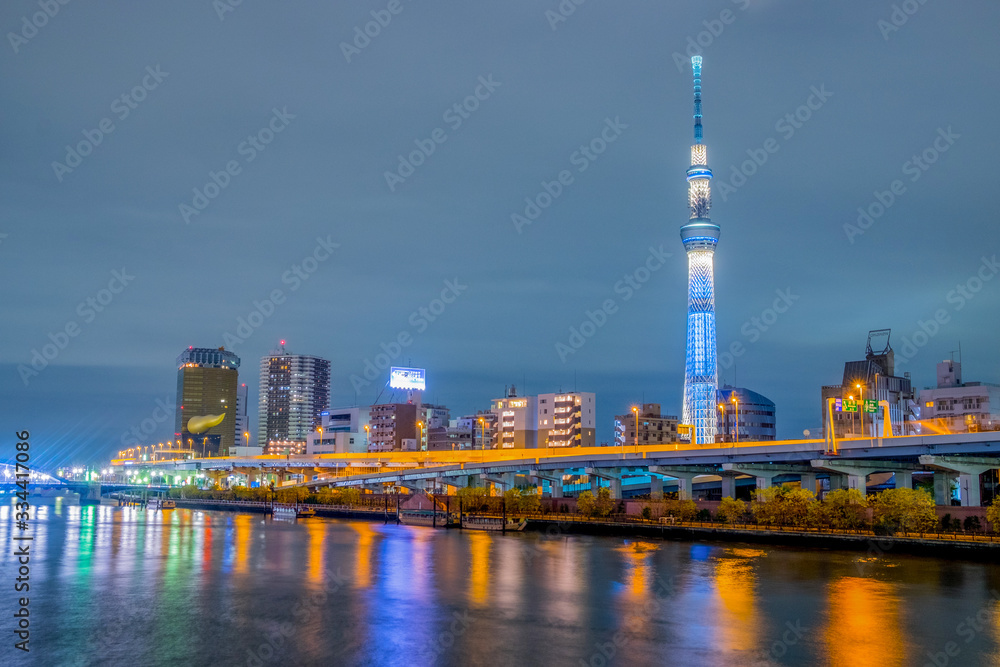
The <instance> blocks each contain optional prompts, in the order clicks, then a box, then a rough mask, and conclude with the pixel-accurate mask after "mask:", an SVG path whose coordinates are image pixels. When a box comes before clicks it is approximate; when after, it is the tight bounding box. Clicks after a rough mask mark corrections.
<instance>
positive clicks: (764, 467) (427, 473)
mask: <svg viewBox="0 0 1000 667" xmlns="http://www.w3.org/2000/svg"><path fill="white" fill-rule="evenodd" d="M832 445H833V446H832V447H831V443H830V442H828V441H824V440H787V441H774V442H746V443H739V444H738V445H737V444H733V443H725V444H710V445H688V444H683V443H678V444H670V445H648V446H638V447H635V446H625V447H588V448H573V449H563V450H551V449H508V450H486V451H482V450H460V451H443V452H382V453H371V454H323V455H315V456H309V455H292V456H258V457H217V458H216V457H212V458H201V459H183V460H180V459H173V460H166V461H141V462H140V461H130V460H117V461H114V462H113V466H114V470H116V471H121V472H122V474H125V475H128V474H129V473H132V474H135V473H136V472H140V474H144V475H148V476H150V477H151V481H152V480H155V479H156V478H157V477H159V478H160V479H161V480H163V481H167V482H168V483H169V482H172V483H178V482H183V481H188V482H191V481H194V480H196V479H197V478H198V477H208V478H211V479H213V480H215V481H217V482H222V481H224V480H226V479H227V478H228V477H229V476H230V475H239V476H242V477H245V478H246V480H247V483H248V485H250V484H253V483H260V484H263V483H266V482H267V481H270V480H274V481H275V482H276V484H277V485H279V486H281V487H282V488H294V487H305V488H308V489H311V490H315V489H320V488H338V487H340V488H342V487H355V488H360V489H363V490H367V491H373V492H383V491H385V490H387V488H395V489H406V490H409V491H416V490H428V491H436V490H444V491H448V492H452V491H454V490H457V489H458V488H462V487H467V486H486V487H491V490H495V491H500V492H502V491H503V490H506V489H509V488H513V487H515V486H531V487H536V488H538V489H539V490H540V491H541V492H543V493H546V494H548V495H550V496H551V497H555V498H559V497H564V495H567V494H573V493H576V492H578V491H580V490H582V489H584V488H589V489H592V490H595V491H596V489H598V488H599V487H601V486H606V487H608V488H609V490H610V492H611V495H612V497H613V498H622V497H625V496H627V495H636V494H638V493H651V494H652V495H653V496H657V495H659V494H662V493H663V492H664V491H665V490H675V491H676V492H677V493H678V496H679V497H681V498H690V497H692V496H693V495H695V492H697V494H699V495H705V494H709V495H713V496H719V497H721V496H733V497H735V494H736V487H737V486H753V487H754V488H757V489H761V488H766V487H768V486H771V485H773V484H780V483H784V482H793V481H797V482H799V483H800V484H801V485H802V486H803V487H804V488H808V489H810V490H812V491H814V492H816V491H818V490H819V489H820V487H821V485H822V483H823V482H824V481H825V482H826V488H829V489H836V488H848V489H850V488H853V489H858V490H862V491H864V490H866V489H867V488H868V486H869V483H870V480H871V482H874V483H879V484H883V485H884V484H887V483H888V480H891V482H892V485H894V486H896V487H906V488H912V484H913V475H914V474H924V475H932V476H933V480H934V495H935V501H936V502H937V504H939V505H948V504H950V500H951V497H952V493H953V489H954V488H955V487H956V486H957V489H958V495H959V497H960V500H961V503H962V505H968V506H978V505H980V504H981V503H982V496H981V481H982V478H981V476H982V475H983V474H984V473H987V472H991V471H995V470H998V469H1000V432H984V433H961V434H941V435H917V436H896V437H882V438H878V437H875V438H857V439H851V440H842V441H839V442H837V443H832ZM831 450H833V451H831ZM834 452H835V453H834ZM299 477H301V478H302V479H304V481H301V482H298V481H290V480H294V479H295V478H299ZM880 479H881V480H882V481H881V482H878V481H877V480H880Z"/></svg>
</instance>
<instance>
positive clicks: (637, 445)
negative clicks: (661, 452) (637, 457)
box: [622, 405, 639, 453]
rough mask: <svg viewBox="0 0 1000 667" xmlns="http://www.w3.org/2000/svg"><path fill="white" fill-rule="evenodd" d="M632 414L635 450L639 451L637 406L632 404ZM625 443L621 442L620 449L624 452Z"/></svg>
mask: <svg viewBox="0 0 1000 667" xmlns="http://www.w3.org/2000/svg"><path fill="white" fill-rule="evenodd" d="M632 414H634V415H635V451H637V452H638V451H639V408H637V407H636V406H634V405H633V406H632ZM624 449H625V443H622V450H623V452H622V453H624Z"/></svg>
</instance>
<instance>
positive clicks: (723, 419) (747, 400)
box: [715, 385, 778, 442]
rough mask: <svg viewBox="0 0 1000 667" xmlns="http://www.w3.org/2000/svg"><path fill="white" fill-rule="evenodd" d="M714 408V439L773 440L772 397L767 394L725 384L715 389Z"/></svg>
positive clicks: (775, 431) (727, 440)
mask: <svg viewBox="0 0 1000 667" xmlns="http://www.w3.org/2000/svg"><path fill="white" fill-rule="evenodd" d="M733 399H735V400H733ZM718 408H719V409H718V412H717V415H718V428H717V429H716V436H715V441H716V442H757V441H763V440H777V434H778V431H777V427H776V422H775V407H774V401H772V400H771V399H769V398H768V397H767V396H763V395H761V394H758V393H757V392H755V391H750V390H749V389H745V388H742V387H732V386H730V385H725V386H723V387H722V389H720V390H719V403H718Z"/></svg>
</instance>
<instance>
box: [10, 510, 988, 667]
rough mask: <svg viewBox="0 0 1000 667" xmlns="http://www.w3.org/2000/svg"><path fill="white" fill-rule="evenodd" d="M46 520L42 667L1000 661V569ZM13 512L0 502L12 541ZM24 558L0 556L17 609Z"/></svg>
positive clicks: (423, 533) (592, 542)
mask: <svg viewBox="0 0 1000 667" xmlns="http://www.w3.org/2000/svg"><path fill="white" fill-rule="evenodd" d="M38 512H39V514H38V518H37V519H36V520H35V521H34V522H33V534H34V535H35V541H34V543H33V545H32V552H33V557H32V561H31V574H30V577H31V582H30V583H31V591H30V609H31V621H32V624H31V632H32V634H31V648H32V651H31V654H30V658H29V659H28V660H27V661H23V663H24V664H33V665H89V664H93V665H98V664H100V665H129V666H137V667H138V666H144V665H209V664H220V665H408V664H412V665H428V664H440V665H463V666H473V665H490V666H495V665H546V666H555V665H594V666H598V665H605V664H621V665H851V666H854V665H885V666H892V665H935V664H936V665H937V666H938V667H944V666H945V665H1000V602H998V598H1000V565H996V564H982V563H968V562H961V561H954V562H950V561H946V560H941V559H931V558H927V559H923V558H912V557H904V556H893V555H892V553H891V552H888V553H883V554H880V555H878V556H873V555H865V554H860V553H847V552H829V551H809V550H794V549H786V548H760V547H757V546H753V547H751V546H741V545H732V544H709V543H690V542H667V541H658V540H644V539H622V538H612V537H589V536H579V535H566V534H561V533H559V532H555V533H553V534H544V533H533V532H525V533H520V534H508V535H493V534H488V533H483V532H475V531H465V532H461V531H458V530H448V531H445V530H440V529H439V530H434V529H431V528H412V527H406V526H397V525H394V524H388V525H384V524H382V523H372V522H366V521H341V520H332V519H323V518H314V519H305V520H299V521H298V522H281V521H272V520H271V519H269V518H268V519H265V518H264V517H262V516H261V515H254V514H232V513H223V512H201V511H193V510H184V509H177V510H172V511H165V512H154V511H149V510H144V509H132V508H118V507H108V506H102V507H82V508H81V507H58V506H57V507H42V508H39V509H38ZM11 518H12V517H11V513H10V507H7V506H4V507H2V508H0V520H2V521H0V539H2V540H3V543H4V544H5V545H9V544H11V543H12V542H11V535H12V533H13V532H14V529H13V526H12V524H11ZM18 534H20V533H18ZM11 551H12V550H11V549H7V548H4V549H2V550H0V553H2V555H0V572H2V577H3V587H4V589H5V590H7V591H8V593H7V595H8V597H9V598H12V597H13V595H14V593H13V590H12V589H13V583H12V582H13V579H14V577H15V576H16V568H17V564H16V563H15V562H14V560H13V556H12V554H11ZM5 607H7V608H13V605H12V602H11V601H10V600H8V603H7V604H6V605H5ZM4 625H5V627H7V628H9V627H11V624H10V623H9V622H8V623H5V624H4ZM5 634H7V638H6V639H5V640H4V641H6V642H8V646H6V647H4V649H3V651H2V652H0V655H2V656H4V658H3V659H0V662H3V663H4V664H7V659H6V658H7V657H9V656H11V655H13V654H14V652H13V651H12V650H11V645H12V644H13V640H12V639H11V634H10V633H9V632H8V633H5ZM949 653H950V655H949ZM14 657H18V658H19V657H20V656H14Z"/></svg>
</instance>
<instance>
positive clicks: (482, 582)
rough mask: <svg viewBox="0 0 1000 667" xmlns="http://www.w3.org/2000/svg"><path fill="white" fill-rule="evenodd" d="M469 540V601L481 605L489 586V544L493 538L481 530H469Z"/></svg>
mask: <svg viewBox="0 0 1000 667" xmlns="http://www.w3.org/2000/svg"><path fill="white" fill-rule="evenodd" d="M468 540H469V556H470V558H469V602H470V603H471V604H472V605H473V606H478V607H481V606H483V605H484V604H485V603H486V598H487V595H488V594H489V587H490V546H491V545H492V542H493V538H492V537H491V536H490V534H489V533H487V532H485V531H481V530H470V531H469V533H468Z"/></svg>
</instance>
